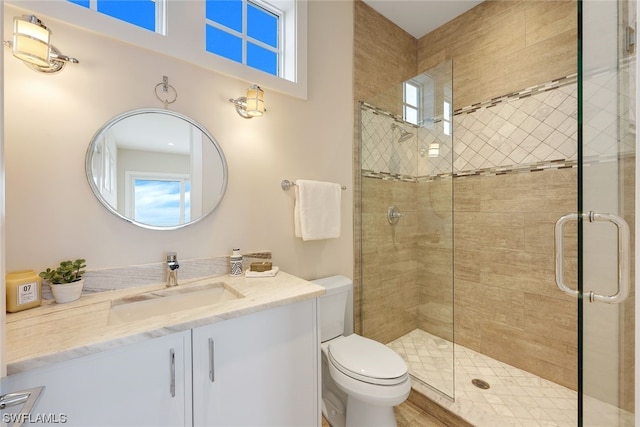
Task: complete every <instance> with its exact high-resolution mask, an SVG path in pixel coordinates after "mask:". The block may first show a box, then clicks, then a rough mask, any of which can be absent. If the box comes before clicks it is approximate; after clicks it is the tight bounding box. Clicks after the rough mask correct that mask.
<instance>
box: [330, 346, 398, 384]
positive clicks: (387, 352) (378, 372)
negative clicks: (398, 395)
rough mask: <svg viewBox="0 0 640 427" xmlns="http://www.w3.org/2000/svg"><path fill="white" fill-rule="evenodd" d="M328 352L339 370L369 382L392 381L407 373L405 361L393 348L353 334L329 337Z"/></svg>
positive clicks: (386, 382)
mask: <svg viewBox="0 0 640 427" xmlns="http://www.w3.org/2000/svg"><path fill="white" fill-rule="evenodd" d="M328 356H329V360H330V362H331V363H332V364H333V365H334V366H335V367H336V369H338V370H339V371H340V372H342V373H343V374H345V375H347V376H349V377H351V378H353V379H356V380H359V381H363V382H366V383H369V384H377V385H396V384H399V383H402V382H403V381H405V380H406V379H407V377H408V373H407V364H406V363H405V361H404V360H403V359H402V357H400V356H399V355H398V354H397V353H396V352H394V351H393V350H391V349H390V348H389V347H387V346H386V345H384V344H381V343H379V342H377V341H374V340H371V339H369V338H365V337H361V336H359V335H356V334H352V335H349V336H347V337H341V338H338V339H334V340H332V341H330V342H329V346H328Z"/></svg>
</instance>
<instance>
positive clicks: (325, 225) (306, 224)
mask: <svg viewBox="0 0 640 427" xmlns="http://www.w3.org/2000/svg"><path fill="white" fill-rule="evenodd" d="M295 188H296V204H295V209H294V222H295V233H296V237H301V238H302V240H320V239H333V238H336V237H340V199H341V197H342V189H341V188H340V185H339V184H334V183H331V182H320V181H307V180H302V179H299V180H297V181H296V187H295Z"/></svg>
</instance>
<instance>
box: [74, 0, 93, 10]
mask: <svg viewBox="0 0 640 427" xmlns="http://www.w3.org/2000/svg"><path fill="white" fill-rule="evenodd" d="M69 1H70V2H71V3H75V4H77V5H78V6H84V7H87V8H88V7H89V6H90V4H89V0H69Z"/></svg>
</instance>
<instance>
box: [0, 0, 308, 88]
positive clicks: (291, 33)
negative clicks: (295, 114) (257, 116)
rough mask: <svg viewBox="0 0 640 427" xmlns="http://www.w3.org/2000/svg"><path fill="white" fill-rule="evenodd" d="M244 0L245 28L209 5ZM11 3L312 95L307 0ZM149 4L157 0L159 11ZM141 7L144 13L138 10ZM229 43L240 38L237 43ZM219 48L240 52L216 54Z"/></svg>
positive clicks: (212, 67)
mask: <svg viewBox="0 0 640 427" xmlns="http://www.w3.org/2000/svg"><path fill="white" fill-rule="evenodd" d="M238 2H239V3H240V4H241V5H243V6H242V7H243V8H244V9H243V11H244V12H243V14H242V15H241V18H240V19H241V20H242V21H241V22H242V26H241V27H240V28H241V30H236V29H233V28H239V27H238V24H237V19H238V18H235V19H236V23H235V24H231V23H226V24H225V23H224V22H222V23H221V22H219V20H217V18H216V17H215V16H216V14H217V12H215V9H210V7H209V6H208V4H209V3H216V4H217V5H218V6H219V5H222V7H227V6H229V7H230V8H232V9H233V7H236V8H237V4H238ZM6 3H7V4H12V5H14V6H16V7H18V8H25V7H27V6H25V5H26V4H27V3H28V8H29V11H30V12H32V13H34V14H36V15H38V14H41V15H44V16H46V17H47V19H49V18H53V19H57V20H60V21H64V22H67V23H69V24H71V25H73V26H76V27H79V28H84V29H86V30H88V31H91V32H94V33H98V34H101V35H104V36H106V37H109V38H111V39H114V40H120V41H123V42H125V43H127V44H130V45H134V46H138V47H141V48H144V49H147V50H152V51H155V52H156V53H158V54H160V55H165V56H169V57H173V58H176V59H180V60H183V61H186V62H189V63H192V64H195V65H197V66H199V67H202V68H205V69H209V70H213V71H216V72H219V73H221V74H224V75H227V76H231V77H235V78H238V79H241V80H243V81H244V82H251V83H258V84H260V86H262V87H265V88H269V89H272V90H275V91H278V92H281V93H285V94H289V95H292V96H295V97H298V98H303V99H306V98H307V9H308V4H307V3H308V1H307V0H226V1H212V0H208V1H192V0H66V1H26V0H6ZM149 5H152V6H154V8H153V10H151V9H152V8H151V7H150V6H149ZM234 5H236V6H234ZM136 8H139V9H140V10H143V11H144V12H140V13H139V12H137V11H136ZM140 14H141V15H144V16H145V17H144V18H142V17H140V16H138V15H140ZM152 21H153V22H154V24H153V25H152V24H151V22H152ZM234 25H235V26H234ZM209 28H211V29H209ZM229 28H231V30H229V31H227V29H229ZM223 30H224V31H223ZM207 32H209V33H210V34H209V35H208V34H207ZM220 32H223V33H225V35H226V37H227V38H226V39H225V41H224V42H223V43H220V44H218V47H215V48H214V47H212V43H210V40H211V39H212V38H214V37H216V36H220ZM208 38H209V43H208V41H207V39H208ZM238 39H239V40H240V43H238ZM231 40H233V41H231ZM207 44H208V45H209V46H207ZM229 44H230V45H235V48H233V49H235V50H231V49H232V47H230V46H228V45H229ZM238 45H239V46H240V48H238ZM67 49H71V47H68V48H67ZM208 49H209V50H208ZM216 49H229V52H234V53H226V54H223V55H220V54H218V53H212V51H213V52H215V50H216ZM238 52H241V53H238ZM231 58H233V59H231ZM80 59H81V60H82V58H80Z"/></svg>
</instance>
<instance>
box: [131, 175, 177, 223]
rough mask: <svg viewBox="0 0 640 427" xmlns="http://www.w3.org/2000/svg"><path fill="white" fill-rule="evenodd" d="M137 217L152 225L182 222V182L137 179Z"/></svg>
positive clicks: (137, 219)
mask: <svg viewBox="0 0 640 427" xmlns="http://www.w3.org/2000/svg"><path fill="white" fill-rule="evenodd" d="M135 208H136V211H135V219H136V221H140V222H143V223H145V224H152V225H177V224H180V208H181V206H180V182H179V181H160V180H151V179H136V181H135Z"/></svg>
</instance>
